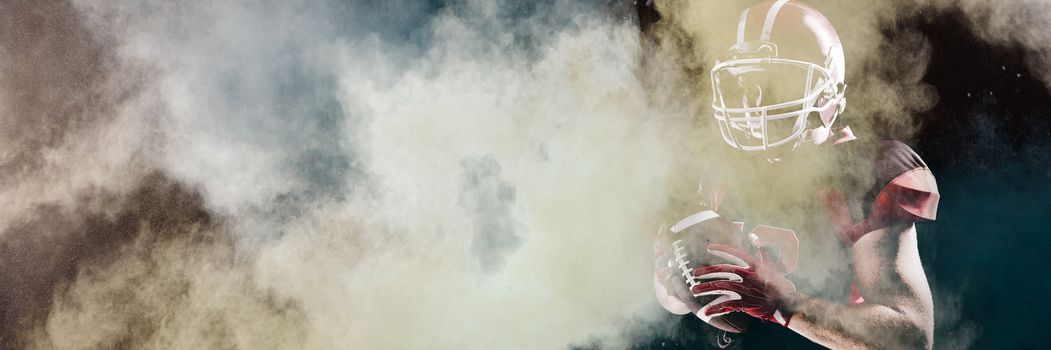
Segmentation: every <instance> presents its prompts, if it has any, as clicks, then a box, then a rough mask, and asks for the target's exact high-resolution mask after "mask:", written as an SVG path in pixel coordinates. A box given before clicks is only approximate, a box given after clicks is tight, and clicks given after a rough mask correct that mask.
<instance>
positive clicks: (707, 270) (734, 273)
mask: <svg viewBox="0 0 1051 350" xmlns="http://www.w3.org/2000/svg"><path fill="white" fill-rule="evenodd" d="M743 273H744V268H742V267H740V266H735V265H726V264H720V265H709V266H705V267H701V268H698V269H694V270H693V276H694V277H697V278H700V279H725V280H729V281H732V282H742V281H744V279H743V278H741V275H742V274H743Z"/></svg>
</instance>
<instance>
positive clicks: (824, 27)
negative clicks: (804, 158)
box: [711, 0, 846, 151]
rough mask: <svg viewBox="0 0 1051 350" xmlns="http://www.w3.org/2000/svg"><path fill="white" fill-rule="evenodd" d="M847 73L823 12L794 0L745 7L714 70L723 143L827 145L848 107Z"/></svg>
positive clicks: (754, 147)
mask: <svg viewBox="0 0 1051 350" xmlns="http://www.w3.org/2000/svg"><path fill="white" fill-rule="evenodd" d="M845 71H846V62H844V57H843V48H842V46H841V43H840V40H839V35H838V34H836V30H835V29H834V28H832V25H831V24H830V23H829V22H828V19H826V18H825V16H824V15H822V14H821V13H820V12H818V11H817V10H815V9H813V8H811V7H810V6H807V5H805V4H802V3H800V2H798V1H790V0H778V1H767V2H764V3H761V4H758V5H755V6H752V7H750V8H748V9H746V10H745V11H744V12H743V13H741V17H740V20H739V22H738V25H737V42H736V43H735V44H734V45H733V46H731V47H730V50H729V55H728V57H726V59H725V60H723V61H716V63H715V66H714V67H712V70H711V79H712V89H713V93H714V96H713V101H712V109H713V110H714V116H715V119H716V120H717V121H718V123H719V130H720V132H721V133H722V137H723V140H724V141H726V143H728V144H730V146H733V147H735V148H738V149H741V150H745V151H765V150H770V149H773V148H775V147H780V146H785V145H789V146H791V147H792V148H793V149H794V148H795V147H797V146H799V145H801V144H803V143H804V142H811V143H815V144H820V143H823V142H825V141H826V140H827V139H828V138H829V134H831V131H830V130H831V127H832V123H833V122H835V120H836V117H837V116H838V115H839V114H840V113H842V112H843V110H844V109H845V108H846V98H845V97H844V92H845V90H846V84H845V82H844V75H845ZM813 114H816V115H818V116H819V120H817V121H813V122H812V121H810V120H809V119H810V116H811V115H813Z"/></svg>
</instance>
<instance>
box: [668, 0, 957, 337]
mask: <svg viewBox="0 0 1051 350" xmlns="http://www.w3.org/2000/svg"><path fill="white" fill-rule="evenodd" d="M845 73H846V66H845V60H844V54H843V48H842V46H841V42H840V39H839V36H838V35H837V33H836V30H835V29H834V28H833V27H832V25H831V24H830V23H829V21H828V20H827V19H826V18H825V16H823V15H822V14H821V13H820V12H818V11H817V10H815V9H814V8H812V7H810V6H808V5H806V4H803V3H800V2H798V1H795V0H778V1H767V2H763V3H760V4H758V5H755V6H752V7H750V8H748V9H747V10H745V11H744V12H743V13H742V14H741V15H740V18H739V22H738V25H737V28H736V42H735V43H734V44H733V45H732V46H731V47H730V49H729V52H727V54H726V57H724V58H723V59H722V60H720V61H719V62H717V63H716V64H715V65H714V66H713V67H712V68H711V71H710V74H711V81H712V88H713V93H714V101H713V104H712V109H713V112H714V119H715V122H716V123H717V124H718V126H719V130H720V135H719V136H720V137H721V138H722V139H723V141H725V143H726V144H728V145H729V146H730V147H732V148H734V149H736V150H738V151H739V152H742V153H748V154H751V155H754V156H753V157H751V158H752V159H761V160H762V161H760V162H754V163H751V164H752V165H754V167H755V168H756V169H759V170H756V171H758V172H763V171H766V172H767V173H766V174H762V175H754V176H751V175H749V174H748V172H747V171H741V172H739V173H735V174H732V176H729V178H731V180H730V181H724V182H727V184H726V185H725V186H718V187H716V186H711V185H708V184H706V188H704V189H703V190H704V191H703V192H704V193H703V195H702V198H703V199H702V205H703V206H704V207H705V209H706V210H707V211H709V212H711V213H716V212H718V213H719V214H722V215H723V216H733V217H734V218H735V219H742V221H739V222H736V224H737V227H738V229H739V230H741V234H743V235H747V237H749V239H750V240H749V241H750V242H751V244H752V246H753V247H752V248H754V249H749V248H748V247H740V246H737V247H734V246H731V245H724V244H710V245H707V247H706V250H707V252H708V253H709V254H712V256H716V257H721V258H723V259H724V261H725V262H726V263H720V264H714V265H708V266H698V267H696V268H692V269H691V271H690V273H692V276H690V277H692V280H693V281H696V283H692V284H690V285H689V286H688V287H687V288H688V289H689V290H690V293H692V296H686V298H691V297H692V298H700V297H706V296H708V297H711V296H718V297H719V298H717V299H715V301H711V302H709V303H708V304H706V305H703V306H702V307H701V308H699V309H698V308H697V307H696V306H691V304H692V305H696V302H694V303H691V302H690V300H684V297H683V296H682V294H677V293H675V292H674V291H673V289H674V287H673V284H674V282H673V280H674V279H676V278H680V277H681V276H678V275H677V274H675V273H669V272H668V269H667V267H669V266H671V265H672V264H669V261H670V258H669V254H668V253H669V247H667V246H666V245H664V244H658V254H659V256H658V259H657V260H656V262H655V264H656V266H657V271H656V273H655V278H654V281H655V283H654V286H655V289H656V292H657V298H658V300H659V302H660V304H661V305H662V306H663V307H664V308H665V309H667V310H668V311H669V312H672V313H675V314H680V315H682V314H687V313H695V314H697V315H698V316H700V317H701V318H702V319H704V320H705V321H706V322H709V323H711V322H710V320H711V319H712V318H716V317H719V316H722V315H727V314H730V313H743V314H747V315H750V316H752V317H754V318H756V319H758V320H762V321H763V323H765V324H768V325H776V326H773V327H775V328H779V329H782V330H790V331H791V332H794V333H796V334H798V335H800V336H802V337H805V338H806V339H808V340H809V341H810V342H813V343H816V344H819V345H821V346H824V347H828V348H834V349H930V348H931V347H932V342H933V332H934V306H933V300H932V297H931V291H930V288H929V286H928V283H927V278H926V276H925V274H924V271H923V266H922V265H921V263H920V256H919V250H918V246H917V237H916V235H917V230H916V225H915V223H916V222H920V221H927V220H934V219H935V216H936V211H937V205H938V200H939V194H938V189H937V185H936V183H935V179H934V176H933V174H932V173H931V171H930V169H928V168H927V166H926V165H925V164H924V162H923V160H921V159H920V157H919V156H918V155H917V154H916V153H915V152H914V151H913V150H912V149H911V148H909V147H908V146H907V145H905V144H903V143H901V142H897V141H879V142H867V143H866V142H860V141H859V139H858V137H856V136H855V135H854V133H853V132H852V131H851V130H850V128H848V127H837V126H836V122H837V119H838V117H839V116H840V114H841V113H842V112H843V111H844V110H845V108H846V98H845V91H846V88H847V84H846V82H845ZM742 157H744V156H742ZM818 159H833V160H832V161H819V160H818ZM745 162H747V161H745ZM755 164H759V165H755ZM763 164H765V165H763ZM801 164H802V166H800V165H801ZM807 164H809V165H807ZM770 172H775V173H778V174H774V175H771V174H770ZM786 172H803V173H806V174H804V175H799V176H791V175H787V176H781V175H784V173H786ZM811 174H818V175H813V176H811ZM783 178H788V179H789V180H781V179H783ZM757 179H763V180H764V181H767V183H764V184H762V185H760V187H763V188H764V191H768V192H767V194H769V191H784V192H786V194H783V195H767V196H766V197H764V196H762V195H755V193H759V192H760V191H747V190H742V188H747V186H752V188H755V187H756V184H755V183H752V184H750V185H749V184H747V182H748V181H749V180H753V181H754V180H757ZM771 179H773V180H771ZM724 180H725V179H724ZM770 182H774V183H770ZM789 192H790V193H789ZM795 193H801V195H799V196H795V195H794V194H795ZM786 198H787V199H786ZM797 198H798V199H797ZM777 199H785V200H786V201H788V202H790V203H782V204H778V203H771V201H774V200H777ZM724 202H726V203H724ZM731 203H734V204H736V205H738V208H736V209H733V208H731V206H732V205H731ZM800 203H804V204H800ZM712 215H716V214H712ZM709 216H711V215H709ZM687 219H689V218H687ZM686 221H688V220H684V221H683V222H680V223H679V224H678V225H677V226H679V227H678V229H679V230H681V229H682V228H683V227H685V226H689V225H693V224H697V223H698V222H699V221H698V220H693V221H690V222H686ZM694 221H697V222H694ZM751 227H754V229H752V230H748V228H751ZM745 232H751V234H747V233H745ZM771 232H774V233H779V234H780V237H785V234H787V235H789V236H791V237H790V238H789V239H788V240H789V241H791V240H798V242H799V247H798V252H799V253H798V255H799V256H798V257H797V256H787V255H795V254H796V252H795V248H793V249H792V251H780V252H775V251H771V250H769V249H766V246H767V244H769V243H771V242H764V241H769V240H771V239H772V238H771V237H778V235H776V234H770V233H771ZM797 232H798V233H799V234H800V235H801V236H802V237H803V239H798V238H797V237H796V236H795V233H797ZM823 242H833V243H823ZM773 245H776V244H773ZM830 247H834V248H836V249H838V250H839V251H840V253H836V252H835V251H833V250H834V249H830ZM786 254H787V255H786ZM777 255H780V256H777ZM829 257H831V258H829ZM836 257H840V258H842V259H843V260H845V261H842V262H840V263H839V264H838V266H819V265H822V264H824V265H828V264H827V261H829V260H830V259H831V260H833V261H835V259H836ZM786 260H792V263H791V264H788V265H791V266H788V265H786V264H784V262H785V261H786ZM796 261H798V265H799V271H800V273H802V274H803V275H807V273H809V274H810V276H826V277H827V276H836V271H837V270H838V271H841V272H840V273H841V274H842V275H843V276H842V277H843V278H841V279H840V278H825V279H826V280H831V281H839V280H842V281H845V282H843V283H842V285H843V286H844V288H842V290H843V292H839V291H838V290H836V291H829V290H827V289H837V288H835V286H836V285H837V284H836V283H832V282H827V281H825V282H822V283H806V282H805V281H804V282H800V281H801V279H796V278H795V277H794V276H796V275H795V274H793V275H791V276H786V275H788V274H789V273H791V272H792V271H793V270H795V269H796V266H795V265H796ZM818 269H825V270H830V271H831V272H827V273H826V275H821V273H810V272H806V271H807V270H810V271H814V270H818ZM804 272H805V273H804ZM789 277H793V278H792V279H796V280H797V281H796V283H793V280H792V279H790V278H789ZM797 283H803V284H800V288H797ZM804 287H805V288H804ZM822 288H824V289H822ZM837 293H838V294H837ZM717 327H718V326H717ZM763 327H764V326H763V325H761V326H760V327H759V328H763ZM765 327H770V326H765ZM720 328H722V329H726V328H724V327H720ZM748 332H751V331H746V332H745V333H743V335H742V337H747V335H748ZM723 338H724V340H725V341H729V340H731V339H733V337H730V335H729V334H723ZM745 339H746V340H747V338H745ZM722 343H723V342H721V344H720V345H722ZM786 344H787V343H783V344H781V346H782V347H783V346H785V345H786Z"/></svg>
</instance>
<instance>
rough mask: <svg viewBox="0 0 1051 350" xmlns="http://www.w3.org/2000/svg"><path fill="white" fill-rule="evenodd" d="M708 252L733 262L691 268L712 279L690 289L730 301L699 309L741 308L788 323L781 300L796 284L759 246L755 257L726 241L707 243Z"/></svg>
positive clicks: (715, 313) (715, 312) (721, 311)
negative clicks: (721, 296)
mask: <svg viewBox="0 0 1051 350" xmlns="http://www.w3.org/2000/svg"><path fill="white" fill-rule="evenodd" d="M708 252H709V253H711V254H713V255H715V256H718V257H720V258H724V259H726V260H728V261H731V262H733V263H734V265H729V264H721V265H711V266H705V267H703V268H699V269H696V270H694V272H693V275H694V276H696V277H698V278H700V279H702V280H709V279H715V281H710V282H705V283H701V284H698V285H696V286H694V287H693V288H692V290H691V291H692V292H693V294H694V295H695V296H706V295H725V296H728V297H730V300H729V301H726V302H722V303H719V304H714V305H706V306H705V309H704V310H702V312H704V313H705V315H708V316H719V315H722V314H726V313H730V312H734V311H740V312H744V313H747V314H749V315H752V316H753V317H756V318H759V319H761V320H765V321H771V322H777V323H779V324H781V325H784V326H787V325H788V321H789V320H790V319H791V317H792V314H791V312H787V310H785V309H784V302H785V298H786V297H787V296H789V295H790V294H791V293H794V292H795V290H796V287H795V285H794V284H792V282H791V281H789V280H788V279H787V278H785V276H784V273H782V272H779V271H778V268H777V265H775V264H774V263H773V262H771V261H770V260H769V259H768V258H767V257H766V254H764V253H763V251H762V250H758V253H759V257H754V256H752V255H750V254H748V253H746V252H744V251H741V250H739V249H736V248H734V247H731V246H728V245H724V244H710V245H708Z"/></svg>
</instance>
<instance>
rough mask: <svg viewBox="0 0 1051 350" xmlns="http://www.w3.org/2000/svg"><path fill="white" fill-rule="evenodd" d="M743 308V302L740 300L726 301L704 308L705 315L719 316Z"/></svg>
mask: <svg viewBox="0 0 1051 350" xmlns="http://www.w3.org/2000/svg"><path fill="white" fill-rule="evenodd" d="M743 308H745V304H744V303H743V302H741V301H740V300H734V301H727V302H723V303H719V304H716V305H711V306H708V309H706V310H704V315H705V316H712V317H714V316H721V315H725V314H728V313H731V312H734V311H739V310H741V309H743Z"/></svg>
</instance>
